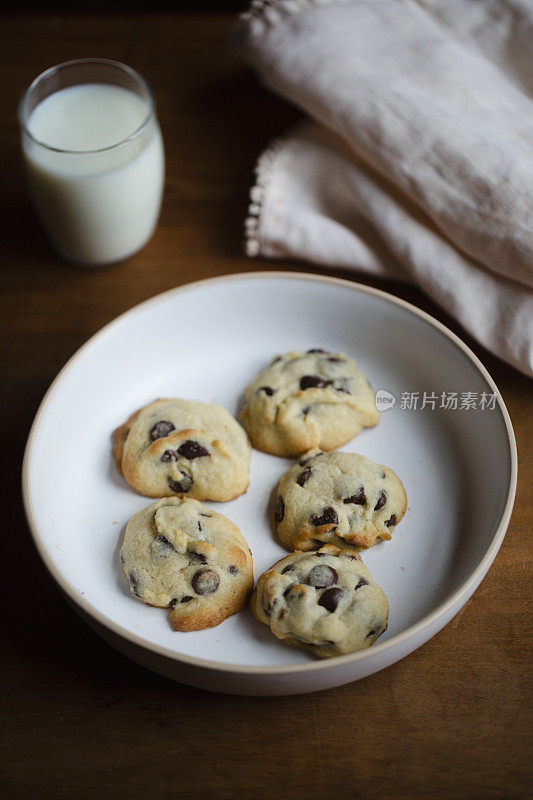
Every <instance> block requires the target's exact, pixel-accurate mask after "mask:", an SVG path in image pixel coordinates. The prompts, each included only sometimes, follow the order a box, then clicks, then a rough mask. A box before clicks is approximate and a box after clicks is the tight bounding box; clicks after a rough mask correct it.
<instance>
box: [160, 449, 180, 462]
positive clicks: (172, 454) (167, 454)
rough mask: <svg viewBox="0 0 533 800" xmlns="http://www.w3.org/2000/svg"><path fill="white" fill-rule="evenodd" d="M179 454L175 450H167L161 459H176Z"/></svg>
mask: <svg viewBox="0 0 533 800" xmlns="http://www.w3.org/2000/svg"><path fill="white" fill-rule="evenodd" d="M177 458H178V457H177V455H176V453H175V452H174V450H165V452H164V453H163V455H162V456H161V461H176V459H177Z"/></svg>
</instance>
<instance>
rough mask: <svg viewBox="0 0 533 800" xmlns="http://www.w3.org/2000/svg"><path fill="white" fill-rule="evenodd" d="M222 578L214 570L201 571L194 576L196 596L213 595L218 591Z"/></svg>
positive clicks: (192, 581) (193, 582)
mask: <svg viewBox="0 0 533 800" xmlns="http://www.w3.org/2000/svg"><path fill="white" fill-rule="evenodd" d="M219 583H220V578H219V577H218V575H217V574H216V572H215V571H214V570H212V569H200V570H198V572H195V573H194V575H193V576H192V580H191V584H192V588H193V589H194V591H195V592H196V594H213V592H216V590H217V589H218V584H219Z"/></svg>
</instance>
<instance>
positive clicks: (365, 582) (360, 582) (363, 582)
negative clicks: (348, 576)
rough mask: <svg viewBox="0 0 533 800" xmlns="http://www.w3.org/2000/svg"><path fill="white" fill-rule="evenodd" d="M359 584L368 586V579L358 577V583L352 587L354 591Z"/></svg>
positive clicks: (359, 586) (358, 587)
mask: <svg viewBox="0 0 533 800" xmlns="http://www.w3.org/2000/svg"><path fill="white" fill-rule="evenodd" d="M361 586H368V581H366V580H365V579H364V578H359V583H358V584H357V586H354V588H353V590H354V592H356V591H357V589H360V588H361Z"/></svg>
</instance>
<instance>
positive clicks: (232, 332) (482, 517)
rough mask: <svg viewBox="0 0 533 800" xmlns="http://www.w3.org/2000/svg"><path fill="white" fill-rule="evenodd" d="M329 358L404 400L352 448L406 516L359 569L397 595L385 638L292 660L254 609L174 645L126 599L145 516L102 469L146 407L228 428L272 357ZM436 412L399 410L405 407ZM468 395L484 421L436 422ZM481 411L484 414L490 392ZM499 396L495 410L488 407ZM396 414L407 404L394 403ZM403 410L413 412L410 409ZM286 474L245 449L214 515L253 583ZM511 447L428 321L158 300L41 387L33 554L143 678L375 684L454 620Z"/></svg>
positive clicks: (28, 464) (287, 289) (222, 284)
mask: <svg viewBox="0 0 533 800" xmlns="http://www.w3.org/2000/svg"><path fill="white" fill-rule="evenodd" d="M311 347H321V348H325V349H328V350H333V351H338V350H340V351H344V352H346V353H348V354H350V355H352V356H354V357H355V358H356V360H357V362H358V364H359V366H360V367H361V368H362V370H363V371H364V372H365V373H366V374H367V375H368V377H369V379H370V381H371V383H372V385H373V386H374V388H375V389H382V390H386V391H387V392H390V393H391V394H392V395H394V396H395V398H396V404H395V406H394V408H390V409H388V410H387V411H385V412H384V413H382V417H381V421H380V423H379V425H378V426H377V427H376V428H374V429H369V430H367V431H364V432H363V433H362V434H360V435H359V436H358V437H357V438H356V439H355V440H353V441H352V442H350V443H349V444H348V445H346V446H345V448H343V449H345V450H347V451H356V452H359V453H362V454H363V455H365V456H368V457H369V458H371V459H373V460H375V461H377V462H379V463H384V464H387V465H389V466H390V467H392V469H394V470H395V471H396V472H397V474H398V475H399V476H400V478H401V479H402V481H403V483H404V485H405V488H406V491H407V498H408V511H407V514H406V516H405V518H404V520H403V521H402V522H401V524H399V525H398V527H397V528H396V529H395V531H394V533H393V537H392V541H390V542H383V543H381V544H378V545H376V546H375V547H373V548H371V549H370V550H368V551H366V553H365V554H364V561H365V562H366V564H367V565H368V567H369V569H370V571H371V573H372V575H373V576H374V579H375V580H376V581H377V583H378V584H379V585H381V586H382V587H383V589H384V591H385V593H386V594H387V596H388V598H389V603H390V621H389V628H388V630H387V632H386V634H384V635H383V637H382V638H381V639H380V640H379V642H378V643H377V644H376V645H374V646H373V647H371V648H369V649H368V650H365V651H363V652H361V653H356V654H353V655H349V656H342V657H338V658H334V659H330V660H327V661H316V660H314V659H313V658H312V657H310V656H309V655H308V654H307V653H305V652H303V651H299V650H296V649H294V648H291V647H286V646H284V645H282V644H281V643H280V642H278V640H277V639H275V638H274V637H273V636H272V635H271V633H270V631H269V630H268V629H267V627H266V626H263V625H261V624H260V623H258V622H256V621H255V620H254V619H253V617H252V615H251V613H250V612H249V611H248V609H246V610H244V611H242V612H241V613H239V614H237V615H236V616H234V617H232V618H230V619H228V620H226V621H225V622H223V623H222V624H221V625H219V626H218V627H216V628H212V629H210V630H207V631H200V632H195V633H175V632H173V631H172V630H171V628H170V625H169V622H168V614H167V612H166V611H165V610H162V609H154V608H151V607H148V606H146V605H143V603H141V602H139V601H137V600H135V599H134V598H133V597H132V596H131V595H130V593H129V589H128V586H127V584H126V581H125V579H124V577H123V574H122V569H121V567H120V564H119V560H118V550H119V545H120V542H121V539H122V535H123V531H124V526H125V523H126V522H127V520H128V519H129V518H130V517H131V516H132V514H134V513H135V512H136V511H138V510H139V509H141V508H143V507H144V506H145V505H147V504H148V503H149V502H150V501H149V500H148V499H146V498H143V497H140V496H139V495H137V494H136V493H135V492H134V491H133V490H132V489H130V488H129V487H128V486H127V484H126V483H125V482H124V480H123V479H122V478H121V477H120V476H119V475H118V474H117V472H116V470H115V467H114V464H113V462H112V458H111V432H112V431H113V429H114V428H115V427H116V426H118V425H119V424H121V423H122V422H123V421H124V420H125V419H126V418H127V417H128V416H129V415H130V413H131V412H132V411H133V410H135V409H137V408H139V407H140V406H142V405H144V404H145V403H148V402H150V401H151V400H153V399H154V398H156V397H171V396H176V397H187V398H196V399H200V400H205V401H209V402H216V403H220V404H221V405H223V406H224V407H225V408H227V409H228V410H229V411H230V412H231V413H233V414H237V411H238V408H239V404H240V402H241V399H242V393H243V390H244V388H245V386H246V385H247V383H248V382H249V381H250V380H251V379H252V378H253V377H254V375H255V374H256V373H257V371H258V370H260V369H261V368H262V367H263V366H264V365H265V364H266V363H267V362H268V361H269V360H270V359H271V357H272V356H273V355H274V354H275V353H278V352H284V351H287V350H290V349H302V350H306V349H309V348H311ZM424 392H426V395H427V397H426V400H427V399H428V396H429V397H430V399H433V397H435V398H436V402H435V408H434V409H432V408H431V404H430V405H427V403H426V408H424V409H423V410H422V409H421V408H420V401H419V407H418V408H417V409H411V410H409V409H407V408H402V394H403V393H408V394H409V395H410V394H411V393H418V394H419V397H420V399H422V398H423V393H424ZM443 392H444V393H446V397H447V396H448V394H449V393H452V392H456V393H457V395H458V399H459V400H461V397H464V393H466V392H470V393H472V395H471V396H470V399H471V400H472V399H474V400H475V403H476V406H477V407H476V408H470V409H468V410H467V409H462V410H461V409H460V408H458V409H457V410H450V409H444V408H440V405H441V398H442V393H443ZM483 393H484V395H485V401H487V399H488V402H489V407H488V408H487V407H485V408H481V404H482V394H483ZM494 394H496V395H497V396H496V400H495V406H494V408H491V407H490V404H491V402H493V401H492V400H491V396H492V395H494ZM404 401H405V395H404ZM404 404H405V402H404ZM290 464H291V462H290V461H289V460H285V459H280V458H277V457H275V456H270V455H267V454H264V453H260V452H257V451H254V452H253V455H252V465H251V483H250V488H249V490H248V493H247V494H246V495H244V496H243V497H240V498H238V499H237V500H235V501H233V502H231V503H224V504H211V505H213V507H216V509H217V510H220V511H221V512H222V513H224V514H226V515H227V516H228V517H230V518H231V519H232V520H233V521H234V522H236V523H237V525H238V526H239V528H240V529H241V531H242V532H243V533H244V535H245V537H246V538H247V540H248V542H249V544H250V546H251V548H252V552H253V556H254V572H255V575H256V577H257V576H259V575H260V574H261V573H262V572H263V571H264V570H265V569H267V568H268V567H270V566H271V564H272V563H273V562H274V561H276V560H277V559H279V558H281V557H282V556H283V555H284V554H285V551H284V549H283V548H282V546H281V545H280V544H279V543H278V542H277V541H276V539H275V537H274V535H273V533H272V531H271V528H270V525H269V520H268V514H267V505H268V502H269V496H270V493H271V491H272V488H273V487H274V485H275V484H276V482H277V481H278V479H279V478H280V476H281V475H282V474H283V473H284V472H285V471H286V470H287V468H288V467H289V466H290ZM515 484H516V448H515V443H514V437H513V431H512V427H511V423H510V421H509V416H508V414H507V411H506V409H505V406H504V404H503V402H502V400H501V398H500V396H499V394H498V392H497V389H496V386H495V385H494V383H493V381H492V379H491V378H490V376H489V375H488V373H487V372H486V370H485V369H484V367H483V366H482V365H481V363H480V362H479V361H478V359H477V358H476V357H475V356H474V355H473V354H472V353H471V351H470V350H469V349H468V348H467V347H466V346H465V345H464V344H463V343H462V342H461V341H460V340H459V339H458V338H457V337H456V336H455V335H454V334H452V333H451V332H450V331H448V330H447V329H446V328H444V327H443V326H442V325H441V324H440V323H438V322H436V321H435V320H434V319H432V318H431V317H429V316H428V315H426V314H424V313H423V312H421V311H419V310H418V309H416V308H414V307H413V306H411V305H409V304H408V303H405V302H403V301H401V300H398V299H396V298H394V297H392V296H390V295H387V294H385V293H384V292H380V291H377V290H375V289H370V288H368V287H366V286H361V285H358V284H356V283H351V282H348V281H341V280H336V279H333V278H325V277H317V276H315V275H304V274H297V273H261V272H259V273H251V274H246V275H237V276H229V277H226V278H221V279H215V280H207V281H201V282H199V283H193V284H190V285H188V286H184V287H182V288H179V289H175V290H173V291H170V292H166V293H165V294H162V295H159V296H158V297H154V298H152V299H151V300H148V301H147V302H145V303H142V304H141V305H139V306H137V307H136V308H133V309H132V310H131V311H129V312H127V313H126V314H123V315H122V316H121V317H119V318H118V319H117V320H115V321H114V322H112V323H111V324H109V325H107V326H106V327H105V328H104V329H103V330H101V331H100V332H99V333H98V334H96V336H94V337H93V338H92V339H91V340H90V341H89V342H87V344H85V345H84V346H83V347H82V348H81V349H80V350H79V351H78V352H77V353H76V354H75V355H74V356H73V358H72V359H71V360H70V361H69V362H68V364H67V365H66V366H65V367H64V368H63V370H62V371H61V372H60V374H59V375H58V377H57V378H56V380H55V381H54V383H53V384H52V386H51V387H50V389H49V391H48V393H47V395H46V397H45V398H44V400H43V402H42V404H41V407H40V409H39V411H38V413H37V416H36V419H35V422H34V424H33V427H32V430H31V433H30V437H29V440H28V445H27V448H26V454H25V460H24V470H23V486H24V501H25V507H26V513H27V517H28V521H29V524H30V527H31V530H32V533H33V536H34V539H35V543H36V546H37V549H38V551H39V553H40V555H41V557H42V559H43V561H44V563H45V564H46V566H47V568H48V570H49V571H50V573H51V575H52V576H53V578H54V579H55V580H56V582H57V583H58V584H59V586H60V587H61V589H62V590H63V592H64V593H65V594H66V596H67V599H69V600H70V601H71V602H72V603H73V604H74V606H75V607H76V609H77V610H78V611H79V612H80V613H81V614H82V616H84V618H85V619H86V620H87V621H88V622H89V624H91V625H92V626H93V627H95V628H96V629H97V630H98V631H99V633H101V634H102V635H103V636H104V637H105V638H106V639H107V640H108V641H110V642H111V643H113V644H114V645H115V646H116V647H118V648H119V649H120V650H122V651H123V652H125V653H127V654H128V655H130V656H131V657H132V658H134V659H136V660H137V661H139V662H141V663H143V664H144V665H146V666H148V667H150V668H152V669H154V670H156V671H158V672H160V673H162V674H164V675H167V676H169V677H172V678H175V679H177V680H181V681H184V682H186V683H189V684H191V685H196V686H200V687H203V688H209V689H213V690H218V691H225V692H234V693H243V694H286V693H297V692H308V691H315V690H318V689H323V688H328V687H331V686H337V685H341V684H343V683H347V682H349V681H353V680H356V679H358V678H361V677H364V676H365V675H369V674H371V673H373V672H376V671H377V670H380V669H383V668H384V667H386V666H388V665H389V664H392V663H393V662H395V661H397V660H398V659H400V658H402V657H403V656H405V655H406V654H407V653H409V652H411V651H412V650H414V649H415V648H416V647H419V646H420V645H421V644H423V643H424V642H425V641H427V639H429V638H430V637H431V636H432V635H433V634H435V633H436V632H437V631H438V630H440V629H441V628H442V627H443V626H444V625H445V624H446V623H447V622H448V621H449V620H450V619H451V618H452V616H453V615H454V614H456V613H457V611H458V610H459V609H460V608H461V607H462V606H463V605H464V603H465V602H466V600H467V599H468V598H469V597H470V595H471V594H472V592H473V591H474V590H475V589H476V587H477V586H478V584H479V582H480V581H481V579H482V578H483V576H484V575H485V573H486V571H487V570H488V568H489V566H490V564H491V563H492V560H493V559H494V557H495V555H496V553H497V551H498V549H499V547H500V545H501V542H502V540H503V537H504V535H505V531H506V528H507V525H508V521H509V517H510V514H511V509H512V504H513V499H514V492H515Z"/></svg>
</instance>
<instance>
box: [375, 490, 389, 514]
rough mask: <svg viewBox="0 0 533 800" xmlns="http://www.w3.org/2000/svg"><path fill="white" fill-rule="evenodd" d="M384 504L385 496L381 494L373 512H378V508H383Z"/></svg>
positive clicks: (383, 493)
mask: <svg viewBox="0 0 533 800" xmlns="http://www.w3.org/2000/svg"><path fill="white" fill-rule="evenodd" d="M386 502H387V495H386V494H385V492H381V494H380V496H379V497H378V501H377V503H376V505H375V506H374V511H379V509H380V508H383V506H384V505H385V503H386Z"/></svg>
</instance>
